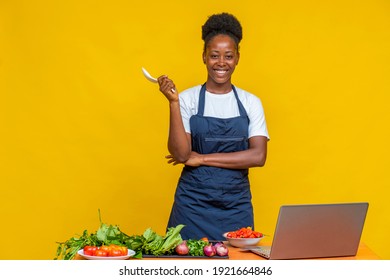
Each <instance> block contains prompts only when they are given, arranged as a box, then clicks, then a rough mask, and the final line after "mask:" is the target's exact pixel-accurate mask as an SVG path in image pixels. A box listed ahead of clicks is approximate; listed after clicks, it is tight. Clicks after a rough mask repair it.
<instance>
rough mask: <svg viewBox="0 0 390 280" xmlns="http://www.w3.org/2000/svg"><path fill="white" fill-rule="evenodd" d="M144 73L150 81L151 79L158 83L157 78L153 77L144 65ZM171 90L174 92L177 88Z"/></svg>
mask: <svg viewBox="0 0 390 280" xmlns="http://www.w3.org/2000/svg"><path fill="white" fill-rule="evenodd" d="M142 73H144V76H145V78H146V79H147V80H148V81H150V82H152V83H157V82H158V81H157V79H156V78H153V77H152V76H151V75H150V74H149V72H148V71H146V69H145V68H143V67H142ZM171 91H172V92H175V89H174V88H172V89H171Z"/></svg>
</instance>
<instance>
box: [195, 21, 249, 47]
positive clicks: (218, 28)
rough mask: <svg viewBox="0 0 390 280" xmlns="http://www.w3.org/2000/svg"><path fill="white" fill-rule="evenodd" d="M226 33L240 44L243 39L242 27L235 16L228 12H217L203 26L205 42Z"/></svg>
mask: <svg viewBox="0 0 390 280" xmlns="http://www.w3.org/2000/svg"><path fill="white" fill-rule="evenodd" d="M219 34H226V35H229V36H230V37H232V38H233V39H234V41H235V42H236V44H237V45H238V44H239V43H240V42H241V39H242V27H241V24H240V22H239V21H238V20H237V18H236V17H235V16H233V15H232V14H228V13H221V14H215V15H212V16H210V17H209V18H208V20H207V21H206V23H205V24H204V25H203V26H202V40H203V41H204V42H205V44H207V43H208V41H209V40H210V39H211V38H212V37H214V36H215V35H219Z"/></svg>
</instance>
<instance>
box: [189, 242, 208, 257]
mask: <svg viewBox="0 0 390 280" xmlns="http://www.w3.org/2000/svg"><path fill="white" fill-rule="evenodd" d="M207 244H208V242H207V241H204V240H194V239H189V240H187V246H188V249H189V251H188V255H190V256H204V251H203V248H204V246H206V245H207Z"/></svg>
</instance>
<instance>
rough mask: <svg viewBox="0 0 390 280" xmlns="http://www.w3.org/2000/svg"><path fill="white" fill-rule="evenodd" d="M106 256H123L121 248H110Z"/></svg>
mask: <svg viewBox="0 0 390 280" xmlns="http://www.w3.org/2000/svg"><path fill="white" fill-rule="evenodd" d="M108 256H109V257H119V256H123V254H122V250H121V249H119V248H112V249H111V250H110V251H109V252H108Z"/></svg>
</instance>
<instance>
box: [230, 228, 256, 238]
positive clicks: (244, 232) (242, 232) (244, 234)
mask: <svg viewBox="0 0 390 280" xmlns="http://www.w3.org/2000/svg"><path fill="white" fill-rule="evenodd" d="M227 237H229V238H259V237H263V234H262V233H261V232H258V231H254V230H252V227H242V228H240V229H238V230H236V231H230V232H228V233H227Z"/></svg>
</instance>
